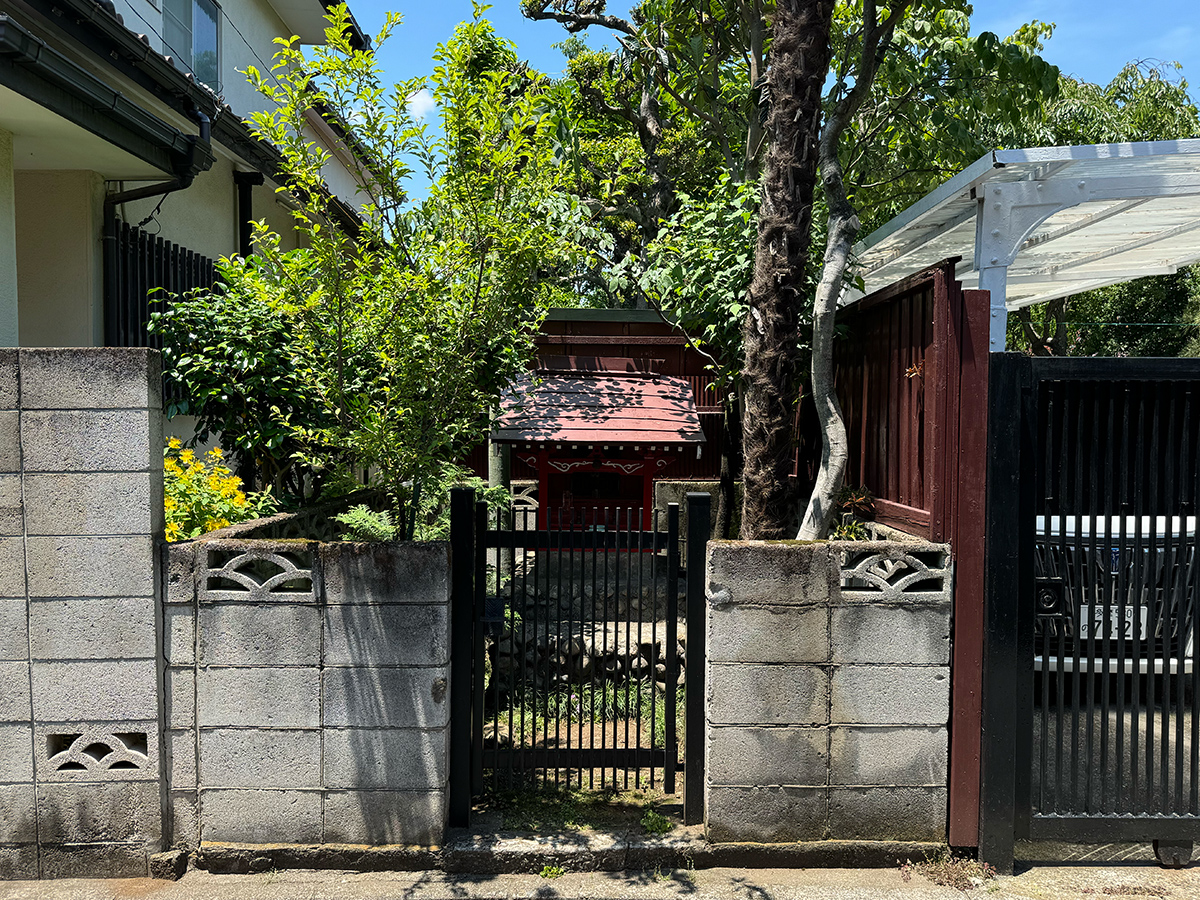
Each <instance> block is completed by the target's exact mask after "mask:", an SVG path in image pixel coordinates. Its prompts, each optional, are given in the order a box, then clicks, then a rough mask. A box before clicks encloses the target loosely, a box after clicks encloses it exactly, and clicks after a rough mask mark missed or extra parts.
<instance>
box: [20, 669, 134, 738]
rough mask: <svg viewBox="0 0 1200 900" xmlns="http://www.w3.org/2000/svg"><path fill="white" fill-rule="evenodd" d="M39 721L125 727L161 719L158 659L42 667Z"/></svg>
mask: <svg viewBox="0 0 1200 900" xmlns="http://www.w3.org/2000/svg"><path fill="white" fill-rule="evenodd" d="M31 665H32V667H33V716H34V719H35V720H36V721H39V722H120V721H129V720H146V719H157V718H158V678H157V674H156V668H155V663H154V660H152V659H150V660H121V661H108V660H105V661H98V660H81V661H72V662H44V661H42V662H39V661H34V662H33V663H32V664H31Z"/></svg>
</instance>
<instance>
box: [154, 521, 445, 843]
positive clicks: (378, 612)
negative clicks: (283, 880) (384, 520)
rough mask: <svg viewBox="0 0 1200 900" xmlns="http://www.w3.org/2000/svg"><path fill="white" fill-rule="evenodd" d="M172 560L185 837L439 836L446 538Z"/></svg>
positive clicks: (227, 547) (199, 551)
mask: <svg viewBox="0 0 1200 900" xmlns="http://www.w3.org/2000/svg"><path fill="white" fill-rule="evenodd" d="M166 550H167V556H166V560H167V563H166V572H167V587H166V605H165V607H164V613H165V621H166V626H165V634H166V640H165V643H164V653H165V658H166V662H167V666H168V668H167V670H166V672H167V674H166V726H167V731H166V736H167V793H168V796H169V801H170V808H171V810H172V817H171V833H170V836H169V842H170V843H172V844H176V845H186V846H190V847H195V846H197V845H198V844H199V842H200V841H230V842H239V841H240V842H252V843H272V842H282V843H300V844H320V843H353V844H424V845H431V844H439V843H441V841H442V837H443V833H444V829H445V826H446V817H447V809H448V807H447V796H446V789H447V779H448V773H449V766H448V755H449V695H448V684H449V677H450V668H449V664H450V616H449V600H450V568H449V547H448V545H447V544H444V543H440V544H398V545H397V544H387V545H383V544H348V543H332V544H319V543H316V542H305V541H280V542H275V541H266V540H251V541H242V540H201V541H195V542H190V543H184V544H174V545H171V546H170V547H168V548H166ZM281 571H287V572H288V573H289V575H286V576H283V578H284V579H288V583H280V584H277V585H276V586H274V587H271V586H270V585H269V584H268V585H263V586H259V584H258V583H257V582H256V581H252V580H250V579H251V578H253V579H258V580H261V579H262V578H264V577H265V576H267V575H268V574H270V573H274V572H281Z"/></svg>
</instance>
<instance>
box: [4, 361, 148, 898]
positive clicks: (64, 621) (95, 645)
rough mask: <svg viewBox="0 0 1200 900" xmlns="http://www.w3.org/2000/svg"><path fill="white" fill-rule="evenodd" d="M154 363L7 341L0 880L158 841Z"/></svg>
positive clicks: (136, 861)
mask: <svg viewBox="0 0 1200 900" xmlns="http://www.w3.org/2000/svg"><path fill="white" fill-rule="evenodd" d="M159 385H160V374H159V362H158V355H157V353H155V352H153V351H148V350H137V349H120V350H117V349H55V350H42V349H22V350H0V878H37V877H39V876H40V877H67V876H72V875H90V874H108V875H145V874H146V873H147V858H148V854H149V853H152V852H155V851H157V850H159V849H161V846H160V844H161V836H162V812H161V803H160V796H159V783H160V774H161V773H160V759H161V746H160V740H161V738H160V733H159V728H158V721H159V706H158V703H159V700H158V698H159V668H158V665H157V662H156V655H157V649H156V648H157V645H158V636H157V635H158V621H157V609H158V606H159V604H158V599H157V596H156V581H155V577H154V573H155V555H154V542H155V540H156V539H157V538H158V537H159V536H161V534H162V526H163V523H162V515H163V513H162V509H163V505H162V440H161V409H160V402H159Z"/></svg>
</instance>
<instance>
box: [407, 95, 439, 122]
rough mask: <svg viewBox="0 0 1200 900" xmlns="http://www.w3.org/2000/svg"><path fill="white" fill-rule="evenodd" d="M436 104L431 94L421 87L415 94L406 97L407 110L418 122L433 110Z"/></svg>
mask: <svg viewBox="0 0 1200 900" xmlns="http://www.w3.org/2000/svg"><path fill="white" fill-rule="evenodd" d="M436 105H437V104H436V103H435V102H434V99H433V94H431V93H429V91H428V90H427V89H425V88H421V89H420V90H419V91H417V92H416V93H415V94H413V95H412V96H411V97H409V98H408V112H409V115H411V116H412V117H413V118H414V119H416V120H417V121H418V122H419V121H421V120H422V119H424V118H425V117H426V116H427V115H429V114H430V113H431V112H433V109H434V107H435V106H436Z"/></svg>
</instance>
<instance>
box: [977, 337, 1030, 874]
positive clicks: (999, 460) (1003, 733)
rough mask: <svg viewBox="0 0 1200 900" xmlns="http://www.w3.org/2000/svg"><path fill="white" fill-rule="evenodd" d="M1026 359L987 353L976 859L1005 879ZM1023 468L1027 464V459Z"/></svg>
mask: <svg viewBox="0 0 1200 900" xmlns="http://www.w3.org/2000/svg"><path fill="white" fill-rule="evenodd" d="M1027 383H1028V360H1027V359H1026V358H1025V357H1024V356H1022V355H1020V354H1016V353H993V354H992V358H991V385H990V388H989V391H988V467H987V507H986V513H985V521H986V537H985V544H984V559H985V565H986V582H985V587H984V597H983V602H984V644H983V735H982V741H981V747H980V798H979V800H980V803H979V858H980V860H982V861H983V862H987V863H990V864H991V865H993V866H995V867H996V869H997V870H999V871H1000V872H1001V873H1003V874H1011V873H1012V869H1013V850H1014V842H1015V832H1016V816H1017V809H1016V806H1017V797H1016V792H1017V773H1016V767H1017V765H1018V764H1019V753H1018V749H1017V730H1018V729H1019V728H1021V727H1023V726H1024V725H1025V723H1018V722H1017V716H1018V712H1019V710H1020V704H1019V702H1018V698H1017V693H1018V691H1019V690H1021V689H1022V688H1023V685H1022V684H1021V680H1020V679H1021V675H1022V672H1023V668H1022V666H1021V660H1020V658H1019V657H1020V643H1019V640H1018V631H1019V623H1018V617H1017V610H1018V600H1017V598H1018V595H1019V594H1020V591H1021V589H1022V572H1021V552H1020V532H1021V524H1022V516H1021V512H1022V510H1021V500H1022V493H1023V492H1022V490H1021V464H1022V460H1021V449H1022V446H1021V445H1022V433H1023V431H1024V430H1025V428H1026V427H1027V424H1026V423H1025V422H1023V421H1022V420H1023V418H1024V417H1025V416H1026V415H1027V414H1028V411H1027V410H1026V409H1025V402H1024V397H1023V389H1024V388H1025V387H1026V385H1027ZM1026 462H1028V460H1026Z"/></svg>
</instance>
